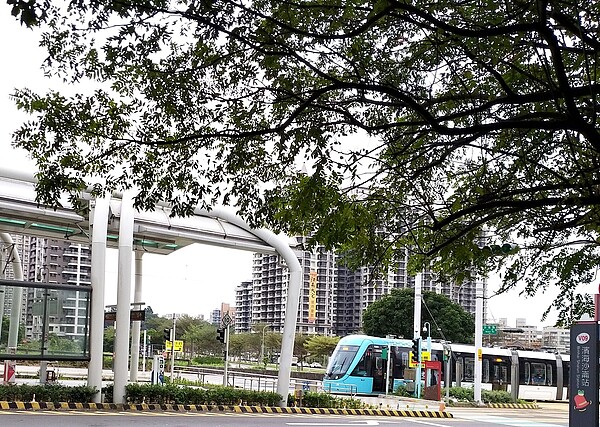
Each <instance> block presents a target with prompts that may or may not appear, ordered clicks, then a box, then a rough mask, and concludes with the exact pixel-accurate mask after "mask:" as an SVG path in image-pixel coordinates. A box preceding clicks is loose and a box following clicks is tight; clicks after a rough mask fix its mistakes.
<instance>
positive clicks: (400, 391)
mask: <svg viewBox="0 0 600 427" xmlns="http://www.w3.org/2000/svg"><path fill="white" fill-rule="evenodd" d="M394 394H395V395H396V396H400V397H412V396H413V393H411V392H410V391H408V390H407V389H406V386H404V385H399V386H398V387H397V388H396V390H395V391H394Z"/></svg>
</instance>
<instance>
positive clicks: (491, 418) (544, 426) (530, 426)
mask: <svg viewBox="0 0 600 427" xmlns="http://www.w3.org/2000/svg"><path fill="white" fill-rule="evenodd" d="M459 418H466V419H468V420H473V421H479V422H484V423H496V424H503V425H505V426H512V427H564V426H562V425H560V424H549V423H541V422H538V421H529V420H519V419H515V418H506V417H499V416H495V415H467V414H461V415H460V416H459Z"/></svg>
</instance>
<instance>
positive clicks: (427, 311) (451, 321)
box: [363, 289, 475, 343]
mask: <svg viewBox="0 0 600 427" xmlns="http://www.w3.org/2000/svg"><path fill="white" fill-rule="evenodd" d="M414 308H415V293H414V290H412V289H393V290H392V292H391V293H390V294H389V295H386V296H384V297H383V298H381V299H380V300H377V301H375V302H374V303H373V304H371V305H369V307H367V309H366V310H365V311H364V313H363V332H364V333H365V334H367V335H374V336H378V337H385V336H386V335H396V336H399V337H404V338H409V339H412V337H413V328H414V323H413V319H414V311H415V310H414ZM421 317H422V325H424V324H425V322H429V325H430V327H431V331H430V332H431V338H433V339H443V340H448V341H452V342H458V343H472V342H473V336H474V333H475V320H474V318H473V315H471V314H470V313H467V312H466V311H465V310H464V309H463V308H462V307H461V306H460V305H458V304H456V303H454V302H452V301H451V300H450V299H449V298H447V297H446V296H444V295H440V294H436V293H435V292H423V306H422V307H421ZM422 336H423V337H426V336H427V333H425V332H424V333H423V334H422Z"/></svg>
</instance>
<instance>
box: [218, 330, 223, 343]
mask: <svg viewBox="0 0 600 427" xmlns="http://www.w3.org/2000/svg"><path fill="white" fill-rule="evenodd" d="M217 339H218V340H219V341H221V342H222V343H223V344H225V329H223V328H219V329H217Z"/></svg>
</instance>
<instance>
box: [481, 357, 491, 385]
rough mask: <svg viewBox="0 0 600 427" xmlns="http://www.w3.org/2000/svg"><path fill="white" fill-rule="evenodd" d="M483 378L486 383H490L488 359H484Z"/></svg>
mask: <svg viewBox="0 0 600 427" xmlns="http://www.w3.org/2000/svg"><path fill="white" fill-rule="evenodd" d="M481 378H482V379H481V381H482V382H484V383H489V382H490V361H489V360H488V359H483V363H482V364H481Z"/></svg>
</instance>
